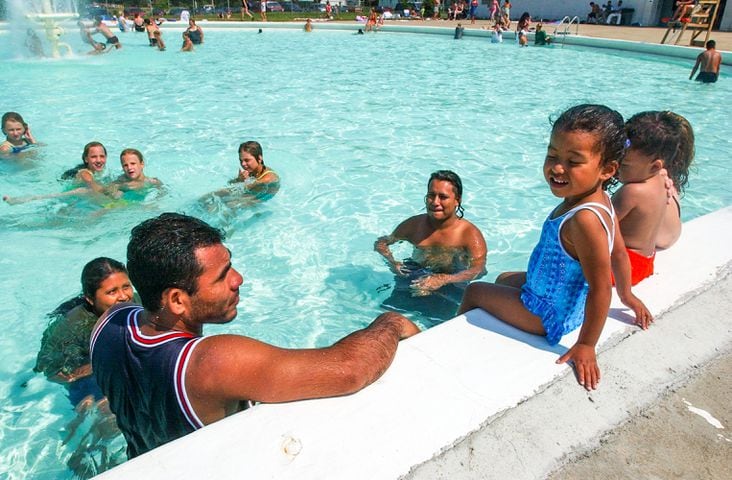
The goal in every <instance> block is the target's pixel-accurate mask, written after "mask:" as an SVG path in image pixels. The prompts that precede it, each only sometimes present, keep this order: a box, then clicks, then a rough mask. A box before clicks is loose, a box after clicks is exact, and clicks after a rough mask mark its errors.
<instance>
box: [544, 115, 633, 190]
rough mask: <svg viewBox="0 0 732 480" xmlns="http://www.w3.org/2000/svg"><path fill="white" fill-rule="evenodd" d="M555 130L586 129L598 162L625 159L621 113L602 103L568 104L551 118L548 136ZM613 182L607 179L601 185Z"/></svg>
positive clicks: (624, 137)
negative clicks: (554, 118) (557, 114)
mask: <svg viewBox="0 0 732 480" xmlns="http://www.w3.org/2000/svg"><path fill="white" fill-rule="evenodd" d="M557 132H587V133H591V134H593V135H594V136H595V137H596V139H597V141H596V143H595V147H594V149H593V151H594V152H595V153H599V154H600V165H601V166H603V167H604V166H606V165H609V164H610V163H611V162H617V163H618V164H620V162H622V161H623V158H625V143H626V140H627V137H626V136H625V128H624V123H623V116H622V115H620V114H619V113H618V112H616V111H615V110H613V109H611V108H608V107H606V106H605V105H593V104H582V105H576V106H574V107H571V108H570V109H568V110H566V111H565V112H564V113H562V114H561V115H560V116H559V118H557V119H556V120H554V122H553V126H552V135H553V134H555V133H557ZM613 183H615V179H613V178H610V179H608V180H607V181H606V182H605V183H604V184H603V188H607V187H608V186H609V185H611V184H613Z"/></svg>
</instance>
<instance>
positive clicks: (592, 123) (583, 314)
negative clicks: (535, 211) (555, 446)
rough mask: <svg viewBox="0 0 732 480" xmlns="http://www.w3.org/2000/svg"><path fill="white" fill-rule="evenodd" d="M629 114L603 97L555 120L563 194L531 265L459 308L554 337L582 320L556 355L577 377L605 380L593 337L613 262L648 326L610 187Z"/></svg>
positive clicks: (548, 166)
mask: <svg viewBox="0 0 732 480" xmlns="http://www.w3.org/2000/svg"><path fill="white" fill-rule="evenodd" d="M625 140H626V137H625V130H624V125H623V117H622V116H621V115H620V114H619V113H618V112H616V111H614V110H611V109H609V108H607V107H605V106H602V105H577V106H575V107H572V108H570V109H569V110H567V111H565V112H564V113H563V114H562V115H561V116H560V117H559V118H558V119H557V120H556V121H555V122H554V125H553V127H552V133H551V138H550V141H549V147H548V149H547V154H546V158H545V160H544V167H543V170H544V178H545V179H546V182H547V183H548V184H549V188H550V190H551V191H552V193H553V194H554V195H555V196H556V197H559V198H561V199H562V202H561V203H560V204H559V206H557V207H556V208H555V209H554V210H553V211H552V212H551V213H550V214H549V216H548V217H547V219H546V220H545V221H544V225H543V226H542V231H541V236H540V238H539V243H538V244H537V246H536V247H534V251H533V252H532V253H531V258H530V259H529V266H528V270H527V271H526V272H507V273H502V274H501V275H499V277H498V279H497V281H496V283H484V282H475V283H472V284H470V286H468V288H467V290H466V292H465V297H464V298H463V303H462V305H461V306H460V310H459V312H460V313H464V312H467V311H469V310H472V309H474V308H481V309H483V310H485V311H486V312H488V313H490V314H491V315H494V316H495V317H496V318H498V319H500V320H502V321H504V322H506V323H508V324H510V325H512V326H514V327H516V328H519V329H521V330H523V331H526V332H529V333H532V334H535V335H542V336H545V337H546V339H547V342H549V344H550V345H556V344H557V343H559V341H560V340H561V339H562V336H564V335H565V334H567V333H569V332H571V331H572V330H574V329H576V328H577V327H581V329H580V332H579V337H578V339H577V342H576V343H575V344H574V345H573V346H572V347H571V348H570V349H569V350H568V351H567V352H566V353H565V354H563V355H562V356H560V357H559V359H557V363H565V362H568V361H569V362H572V363H573V364H574V368H575V370H576V375H577V379H578V381H579V383H580V384H581V385H583V386H584V387H585V388H586V389H588V390H590V389H595V388H597V385H598V383H599V381H600V368H599V367H598V365H597V358H596V353H595V345H596V344H597V341H598V340H599V338H600V334H601V333H602V329H603V326H604V325H605V319H606V317H607V314H608V311H609V309H610V299H611V297H612V286H611V283H610V272H611V270H612V271H613V272H614V273H615V277H616V281H617V292H618V296H619V297H620V300H621V301H622V302H623V303H624V304H625V305H627V306H628V307H630V308H631V309H632V310H633V311H634V313H635V318H636V323H638V324H639V325H640V326H641V327H643V328H646V327H647V326H648V324H649V322H651V321H652V318H651V314H650V312H649V311H648V309H647V308H646V306H645V305H644V304H643V302H641V301H640V300H639V299H638V298H637V297H635V295H633V293H632V292H631V289H630V267H629V263H628V256H627V253H626V251H625V244H624V243H623V238H622V236H621V235H620V231H619V227H618V224H617V221H616V219H615V213H614V212H613V206H612V202H611V201H610V197H609V196H608V195H607V193H606V192H605V188H606V186H607V185H608V183H610V181H611V180H612V178H613V176H614V175H615V172H616V170H617V168H618V162H619V161H621V160H622V158H623V155H624V154H625Z"/></svg>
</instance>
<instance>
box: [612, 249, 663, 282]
mask: <svg viewBox="0 0 732 480" xmlns="http://www.w3.org/2000/svg"><path fill="white" fill-rule="evenodd" d="M625 250H626V251H627V252H628V259H629V260H630V284H631V285H637V284H638V282H640V281H641V280H643V279H644V278H648V277H650V276H651V275H653V260H654V259H655V258H656V253H655V252H653V255H651V256H650V257H644V256H643V255H641V254H640V253H638V252H636V251H635V250H631V249H629V248H627V247H626V248H625ZM613 285H615V277H614V276H613Z"/></svg>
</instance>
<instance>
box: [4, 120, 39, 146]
mask: <svg viewBox="0 0 732 480" xmlns="http://www.w3.org/2000/svg"><path fill="white" fill-rule="evenodd" d="M1 125H2V131H3V134H4V135H5V141H4V142H3V143H0V153H1V154H17V153H20V152H22V151H24V150H27V149H29V148H30V147H31V146H33V145H35V144H36V139H35V138H33V134H31V131H30V127H29V126H28V124H27V123H25V120H23V117H21V116H20V114H19V113H16V112H6V113H5V114H4V115H3V118H2V123H1Z"/></svg>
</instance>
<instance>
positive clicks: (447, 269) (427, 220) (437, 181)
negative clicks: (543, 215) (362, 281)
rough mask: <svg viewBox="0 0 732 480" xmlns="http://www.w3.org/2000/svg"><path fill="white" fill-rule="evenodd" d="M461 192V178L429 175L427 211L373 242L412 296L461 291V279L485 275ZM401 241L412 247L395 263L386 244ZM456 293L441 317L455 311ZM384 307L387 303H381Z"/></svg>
mask: <svg viewBox="0 0 732 480" xmlns="http://www.w3.org/2000/svg"><path fill="white" fill-rule="evenodd" d="M462 194H463V185H462V181H461V180H460V177H459V176H458V175H457V174H456V173H454V172H452V171H449V170H438V171H436V172H434V173H432V175H430V178H429V182H428V183H427V195H426V196H425V205H426V207H427V213H423V214H421V215H415V216H413V217H410V218H408V219H407V220H405V221H403V222H402V223H400V224H399V225H398V226H397V227H396V229H394V231H393V232H392V233H391V235H386V236H383V237H380V238H379V239H377V240H376V242H375V243H374V250H376V251H377V252H379V253H380V254H381V256H383V257H384V259H385V260H386V261H387V263H388V264H389V268H390V269H391V270H392V271H393V272H394V273H395V274H396V275H397V279H400V278H402V279H405V280H407V281H409V284H408V288H409V292H410V294H411V296H412V297H422V296H429V295H433V294H440V290H441V289H443V287H447V286H451V287H457V288H459V289H460V290H461V291H462V290H463V289H464V288H465V286H466V285H467V282H469V281H471V280H474V279H476V278H478V277H480V276H482V275H483V274H484V273H485V262H486V256H487V247H486V243H485V239H484V238H483V234H482V233H481V232H480V230H479V229H478V227H476V226H475V225H473V224H472V223H471V222H469V221H468V220H465V219H464V218H463V207H462V204H461V202H462ZM405 240H406V241H408V242H409V243H411V244H412V245H413V246H414V251H413V253H412V257H411V258H408V259H406V260H403V261H399V260H397V259H395V258H394V256H393V254H392V252H391V250H390V249H389V246H390V245H392V244H394V243H396V242H399V241H405ZM400 283H403V282H400ZM397 287H399V285H397ZM395 290H396V288H395ZM458 297H460V295H459V294H456V295H452V294H451V295H450V298H451V299H452V300H453V307H454V308H452V312H451V314H450V313H448V317H447V318H450V317H451V316H454V313H455V311H457V307H458V306H459V302H460V298H458ZM455 302H457V303H455ZM385 306H386V307H391V306H392V305H389V302H385ZM426 313H427V314H430V312H426Z"/></svg>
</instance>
